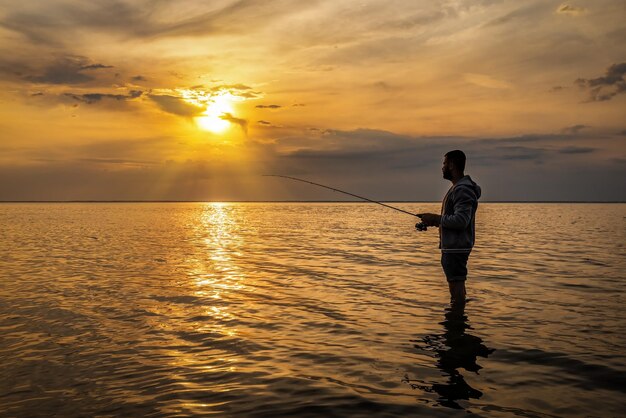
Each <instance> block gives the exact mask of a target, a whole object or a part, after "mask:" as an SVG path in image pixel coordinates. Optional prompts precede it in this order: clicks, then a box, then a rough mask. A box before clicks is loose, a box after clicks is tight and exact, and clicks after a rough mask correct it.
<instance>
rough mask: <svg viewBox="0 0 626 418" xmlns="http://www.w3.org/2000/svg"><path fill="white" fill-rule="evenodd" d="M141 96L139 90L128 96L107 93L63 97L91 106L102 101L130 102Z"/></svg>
mask: <svg viewBox="0 0 626 418" xmlns="http://www.w3.org/2000/svg"><path fill="white" fill-rule="evenodd" d="M142 94H143V92H142V91H141V90H131V91H130V92H129V93H128V95H124V94H108V93H85V94H75V93H64V96H66V97H69V98H72V99H74V100H76V101H79V102H83V103H87V104H93V103H97V102H100V101H102V100H103V99H111V100H117V101H123V100H132V99H136V98H137V97H140V96H141V95H142Z"/></svg>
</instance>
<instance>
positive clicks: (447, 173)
mask: <svg viewBox="0 0 626 418" xmlns="http://www.w3.org/2000/svg"><path fill="white" fill-rule="evenodd" d="M443 178H444V179H446V180H452V171H451V170H449V169H446V170H443Z"/></svg>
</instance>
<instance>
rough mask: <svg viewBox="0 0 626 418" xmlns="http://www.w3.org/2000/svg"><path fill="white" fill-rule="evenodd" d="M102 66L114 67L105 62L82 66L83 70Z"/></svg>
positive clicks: (97, 68) (96, 68)
mask: <svg viewBox="0 0 626 418" xmlns="http://www.w3.org/2000/svg"><path fill="white" fill-rule="evenodd" d="M101 68H113V66H112V65H104V64H89V65H83V66H82V67H81V69H82V70H99V69H101Z"/></svg>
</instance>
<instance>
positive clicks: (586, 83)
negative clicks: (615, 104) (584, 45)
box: [575, 62, 626, 102]
mask: <svg viewBox="0 0 626 418" xmlns="http://www.w3.org/2000/svg"><path fill="white" fill-rule="evenodd" d="M625 74H626V62H622V63H619V64H613V65H611V66H610V67H609V68H608V69H607V70H606V74H605V75H604V76H603V77H598V78H588V79H587V78H579V79H577V80H576V81H575V83H576V84H577V85H578V86H580V87H581V88H583V89H586V90H588V91H589V99H588V101H590V102H602V101H606V100H611V99H612V98H613V97H615V96H617V95H618V94H621V93H624V92H626V80H624V75H625Z"/></svg>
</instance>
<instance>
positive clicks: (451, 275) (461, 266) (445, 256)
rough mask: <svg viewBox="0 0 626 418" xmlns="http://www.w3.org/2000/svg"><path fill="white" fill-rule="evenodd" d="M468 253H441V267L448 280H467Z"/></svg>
mask: <svg viewBox="0 0 626 418" xmlns="http://www.w3.org/2000/svg"><path fill="white" fill-rule="evenodd" d="M469 255H470V253H441V267H443V272H444V273H445V274H446V279H447V280H448V281H449V282H462V281H465V280H467V259H468V258H469Z"/></svg>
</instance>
